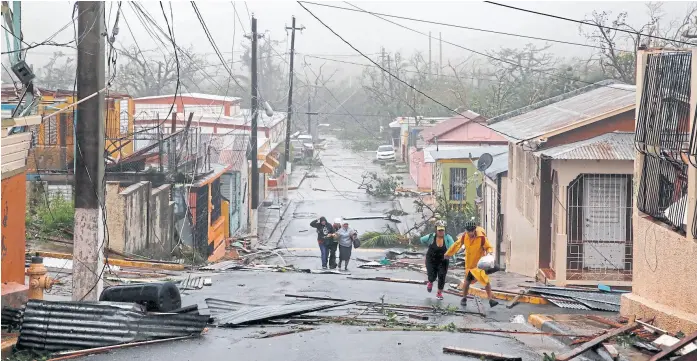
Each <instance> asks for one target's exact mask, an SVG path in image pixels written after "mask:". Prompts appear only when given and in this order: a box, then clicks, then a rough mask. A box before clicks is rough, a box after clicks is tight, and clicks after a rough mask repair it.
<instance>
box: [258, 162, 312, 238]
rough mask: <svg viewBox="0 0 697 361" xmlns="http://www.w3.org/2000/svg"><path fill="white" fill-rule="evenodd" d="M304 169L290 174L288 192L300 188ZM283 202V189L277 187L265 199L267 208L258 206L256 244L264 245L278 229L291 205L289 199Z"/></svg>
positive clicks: (304, 173) (304, 172)
mask: <svg viewBox="0 0 697 361" xmlns="http://www.w3.org/2000/svg"><path fill="white" fill-rule="evenodd" d="M306 174H307V173H306V169H305V168H303V167H298V169H296V170H295V172H292V173H291V174H290V176H289V180H288V181H289V182H288V189H289V192H290V190H292V189H297V188H298V187H300V185H301V184H302V182H303V181H304V180H305V176H306ZM288 198H289V199H288V200H286V201H284V200H283V188H282V187H279V188H276V189H272V190H271V191H270V193H269V195H268V196H267V197H266V200H265V201H266V202H269V203H270V204H271V205H270V206H268V207H265V206H260V207H259V211H258V215H257V217H258V222H257V234H258V235H259V237H258V238H257V241H258V244H266V243H267V242H268V241H269V240H270V239H271V237H272V235H273V234H274V232H275V231H276V229H277V228H278V226H279V224H280V223H281V221H282V220H283V218H284V217H283V215H284V214H285V213H286V210H288V207H289V206H290V205H291V204H292V203H293V202H292V201H291V197H290V196H289V197H288Z"/></svg>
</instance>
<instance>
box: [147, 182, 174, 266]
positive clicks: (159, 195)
mask: <svg viewBox="0 0 697 361" xmlns="http://www.w3.org/2000/svg"><path fill="white" fill-rule="evenodd" d="M148 213H149V230H150V234H149V239H148V253H150V254H151V255H152V256H153V257H155V258H167V257H168V256H169V255H170V254H171V252H172V248H173V247H174V244H173V239H174V236H173V235H174V202H173V201H170V200H169V184H165V185H162V186H160V187H158V188H154V189H153V190H152V193H151V195H150V203H149V212H148Z"/></svg>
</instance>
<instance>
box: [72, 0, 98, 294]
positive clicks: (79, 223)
mask: <svg viewBox="0 0 697 361" xmlns="http://www.w3.org/2000/svg"><path fill="white" fill-rule="evenodd" d="M78 14H79V15H78V32H79V33H80V34H83V35H82V40H81V41H80V42H78V44H77V69H78V72H77V98H78V99H79V100H82V99H86V98H89V97H92V98H89V99H87V100H85V101H84V102H82V103H80V104H79V105H77V111H76V115H77V119H76V122H75V125H76V126H75V143H76V145H77V152H76V153H75V189H76V192H75V225H74V233H73V234H74V240H73V260H74V261H75V262H73V300H85V301H98V300H99V295H100V294H101V293H102V286H103V285H102V277H101V276H102V275H103V272H102V271H103V269H104V267H105V264H104V258H103V255H104V253H106V249H105V248H106V246H105V245H104V223H105V220H104V214H103V213H102V202H103V201H104V187H103V185H102V182H103V180H104V120H105V119H104V118H105V113H104V93H103V88H104V76H105V74H104V72H105V69H104V67H105V63H106V60H105V37H104V31H105V30H104V21H103V17H104V2H102V1H80V2H78ZM95 93H99V94H98V95H96V96H93V95H94V94H95Z"/></svg>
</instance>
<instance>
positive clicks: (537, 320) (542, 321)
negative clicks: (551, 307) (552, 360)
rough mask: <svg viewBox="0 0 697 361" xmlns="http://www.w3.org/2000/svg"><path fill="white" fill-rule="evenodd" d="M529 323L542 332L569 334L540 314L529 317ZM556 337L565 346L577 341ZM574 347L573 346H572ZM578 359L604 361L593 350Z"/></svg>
mask: <svg viewBox="0 0 697 361" xmlns="http://www.w3.org/2000/svg"><path fill="white" fill-rule="evenodd" d="M528 323H529V324H531V325H533V326H535V328H537V329H539V330H540V331H542V332H549V333H556V334H567V333H569V331H568V330H566V329H564V328H563V327H561V325H560V324H559V323H558V322H556V321H554V320H552V319H551V318H549V317H548V316H545V315H540V314H531V315H530V316H528ZM551 337H554V339H556V340H558V341H560V342H562V343H563V344H565V345H567V346H570V345H571V343H573V342H574V341H575V339H574V338H573V337H571V336H551ZM570 347H573V346H570ZM578 357H580V358H581V360H583V359H584V358H585V359H586V360H597V361H604V359H603V358H602V356H600V355H599V354H598V353H597V352H595V351H593V350H592V349H591V350H588V351H586V352H584V353H582V354H580V355H579V356H578Z"/></svg>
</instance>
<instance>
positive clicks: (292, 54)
mask: <svg viewBox="0 0 697 361" xmlns="http://www.w3.org/2000/svg"><path fill="white" fill-rule="evenodd" d="M303 29H305V27H304V26H301V27H299V28H296V27H295V16H293V21H292V22H291V26H290V28H289V27H287V26H286V30H290V31H291V33H290V70H289V71H288V113H287V115H286V149H285V156H284V157H283V171H284V172H285V179H284V180H283V198H284V199H288V181H290V170H289V169H288V159H289V158H290V119H291V115H292V114H293V59H294V57H295V30H300V31H302V30H303ZM308 112H309V110H308ZM308 116H309V114H308Z"/></svg>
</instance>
